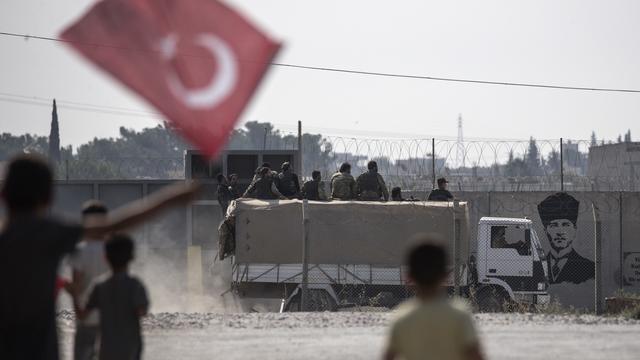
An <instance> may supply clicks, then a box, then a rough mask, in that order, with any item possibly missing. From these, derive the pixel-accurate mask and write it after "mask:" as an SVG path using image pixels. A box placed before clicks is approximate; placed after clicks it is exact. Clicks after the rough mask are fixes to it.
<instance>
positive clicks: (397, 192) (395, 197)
mask: <svg viewBox="0 0 640 360" xmlns="http://www.w3.org/2000/svg"><path fill="white" fill-rule="evenodd" d="M391 201H404V199H403V198H402V189H400V187H399V186H396V187H394V188H393V189H391Z"/></svg>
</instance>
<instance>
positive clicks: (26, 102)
mask: <svg viewBox="0 0 640 360" xmlns="http://www.w3.org/2000/svg"><path fill="white" fill-rule="evenodd" d="M0 101H2V102H9V103H15V104H24V105H33V106H41V107H51V103H50V102H48V101H47V102H42V101H40V100H28V99H11V98H6V97H2V96H0ZM58 107H59V108H61V109H70V110H78V111H86V112H91V113H102V114H109V115H122V116H136V117H143V118H148V119H154V120H156V121H161V118H160V117H154V116H152V115H150V114H149V115H146V114H141V113H134V112H128V111H118V110H106V109H97V108H89V107H83V106H75V105H65V104H62V103H58Z"/></svg>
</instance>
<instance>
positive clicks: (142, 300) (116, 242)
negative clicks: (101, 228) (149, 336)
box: [77, 235, 149, 360]
mask: <svg viewBox="0 0 640 360" xmlns="http://www.w3.org/2000/svg"><path fill="white" fill-rule="evenodd" d="M105 252H106V256H107V261H108V262H109V267H110V268H111V277H110V278H109V279H107V280H105V281H104V282H102V283H100V284H98V285H96V287H95V288H94V289H93V291H92V292H91V295H90V296H89V302H88V303H87V306H86V308H85V309H77V312H78V313H79V314H80V316H81V317H84V316H85V315H86V311H90V310H93V309H96V310H98V312H99V313H100V360H121V359H131V360H134V359H136V360H137V359H140V358H141V357H142V333H141V331H140V318H141V317H142V316H145V315H146V314H147V311H148V310H149V298H148V296H147V290H146V289H145V287H144V285H143V284H142V282H140V280H138V279H136V278H134V277H131V276H130V275H129V263H130V262H131V260H133V241H132V240H131V238H130V237H129V236H127V235H115V236H113V237H112V238H111V239H109V241H107V243H106V244H105Z"/></svg>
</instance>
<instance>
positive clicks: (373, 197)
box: [356, 161, 389, 201]
mask: <svg viewBox="0 0 640 360" xmlns="http://www.w3.org/2000/svg"><path fill="white" fill-rule="evenodd" d="M367 169H368V171H367V172H366V173H363V174H361V175H360V176H358V180H357V181H356V183H357V185H358V190H357V195H358V200H363V201H380V198H382V199H384V201H387V200H389V190H388V189H387V184H385V183H384V179H383V178H382V175H380V174H378V164H377V163H376V162H375V161H369V163H368V164H367Z"/></svg>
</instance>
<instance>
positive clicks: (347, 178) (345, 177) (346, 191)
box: [331, 162, 356, 200]
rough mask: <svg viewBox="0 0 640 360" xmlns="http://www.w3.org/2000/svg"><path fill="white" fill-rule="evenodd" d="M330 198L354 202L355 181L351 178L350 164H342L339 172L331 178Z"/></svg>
mask: <svg viewBox="0 0 640 360" xmlns="http://www.w3.org/2000/svg"><path fill="white" fill-rule="evenodd" d="M331 198H332V199H334V200H355V198H356V180H355V179H354V178H353V176H351V164H349V163H346V162H345V163H342V165H340V170H338V172H337V173H335V174H333V176H331Z"/></svg>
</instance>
